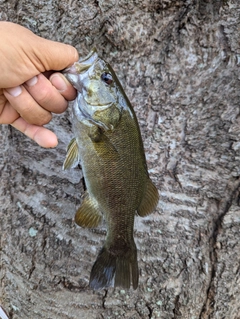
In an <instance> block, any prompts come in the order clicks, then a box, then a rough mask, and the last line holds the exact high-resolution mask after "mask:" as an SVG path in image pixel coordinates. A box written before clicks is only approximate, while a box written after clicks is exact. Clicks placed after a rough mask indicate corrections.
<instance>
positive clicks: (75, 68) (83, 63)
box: [63, 48, 98, 75]
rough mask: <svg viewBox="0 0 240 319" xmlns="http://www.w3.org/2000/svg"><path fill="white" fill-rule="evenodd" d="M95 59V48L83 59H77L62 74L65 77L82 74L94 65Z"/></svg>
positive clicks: (96, 56)
mask: <svg viewBox="0 0 240 319" xmlns="http://www.w3.org/2000/svg"><path fill="white" fill-rule="evenodd" d="M97 59H98V54H97V50H96V48H93V49H92V50H91V51H90V52H89V54H88V55H87V56H86V57H85V58H83V59H79V60H78V61H77V62H75V63H74V64H73V65H72V66H70V67H69V68H66V69H64V70H63V74H64V75H67V74H74V75H78V74H80V73H83V72H85V71H87V70H88V69H89V68H90V67H91V66H92V65H93V64H94V62H95V61H96V60H97Z"/></svg>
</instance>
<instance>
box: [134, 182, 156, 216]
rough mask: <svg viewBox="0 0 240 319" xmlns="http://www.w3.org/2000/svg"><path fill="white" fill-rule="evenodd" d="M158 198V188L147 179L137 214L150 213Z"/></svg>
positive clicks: (144, 214)
mask: <svg viewBox="0 0 240 319" xmlns="http://www.w3.org/2000/svg"><path fill="white" fill-rule="evenodd" d="M158 200H159V195H158V190H157V188H156V186H155V185H154V184H153V182H152V181H151V180H150V179H148V180H147V183H146V189H145V193H144V195H143V199H142V201H141V203H140V205H139V207H138V209H137V212H138V215H139V216H141V217H144V216H146V215H148V214H150V213H151V212H152V211H153V210H154V208H155V207H156V206H157V203H158Z"/></svg>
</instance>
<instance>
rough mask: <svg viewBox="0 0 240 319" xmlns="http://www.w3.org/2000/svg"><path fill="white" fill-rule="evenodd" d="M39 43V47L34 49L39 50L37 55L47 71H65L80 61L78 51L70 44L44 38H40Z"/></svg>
mask: <svg viewBox="0 0 240 319" xmlns="http://www.w3.org/2000/svg"><path fill="white" fill-rule="evenodd" d="M37 43H38V45H37V47H36V48H34V50H37V52H35V54H36V56H37V57H39V58H40V61H39V62H40V64H41V65H42V66H43V67H44V68H45V70H46V71H49V70H55V71H60V70H63V69H65V68H66V67H68V66H70V65H72V64H73V63H74V62H76V61H77V60H78V59H79V56H78V52H77V50H76V49H75V48H74V47H73V46H71V45H69V44H64V43H60V42H56V41H51V40H46V39H44V38H40V41H38V42H37ZM36 67H37V66H36Z"/></svg>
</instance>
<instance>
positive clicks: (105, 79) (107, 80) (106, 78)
mask: <svg viewBox="0 0 240 319" xmlns="http://www.w3.org/2000/svg"><path fill="white" fill-rule="evenodd" d="M101 79H102V81H103V82H105V83H106V84H108V85H110V84H112V83H113V78H112V74H110V73H107V72H104V73H102V74H101Z"/></svg>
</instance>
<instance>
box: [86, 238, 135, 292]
mask: <svg viewBox="0 0 240 319" xmlns="http://www.w3.org/2000/svg"><path fill="white" fill-rule="evenodd" d="M138 277H139V274H138V264H137V249H136V247H135V244H134V249H131V250H130V251H129V252H127V253H126V254H125V255H123V254H121V255H120V256H117V255H114V254H113V253H111V252H110V251H109V250H108V249H107V248H106V247H105V246H103V248H102V249H101V251H100V253H99V255H98V257H97V260H96V261H95V263H94V265H93V267H92V271H91V275H90V281H89V285H90V287H91V288H93V289H101V288H107V287H110V286H112V284H113V281H114V287H122V288H126V289H128V288H130V286H131V282H132V286H133V289H137V287H138Z"/></svg>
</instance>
